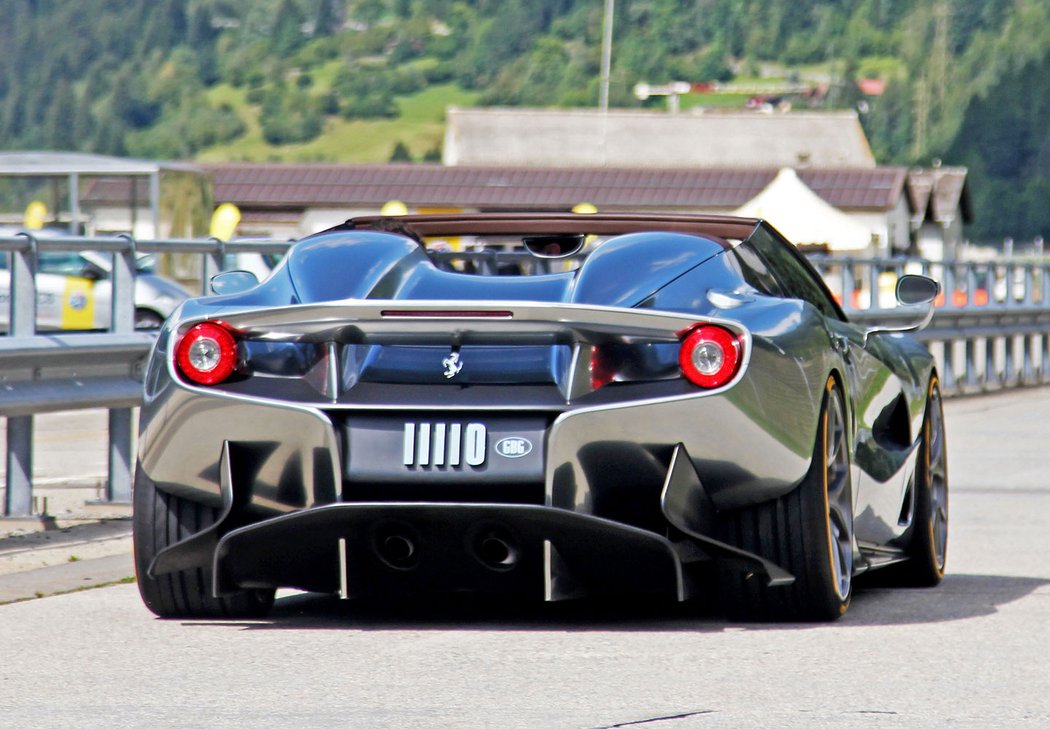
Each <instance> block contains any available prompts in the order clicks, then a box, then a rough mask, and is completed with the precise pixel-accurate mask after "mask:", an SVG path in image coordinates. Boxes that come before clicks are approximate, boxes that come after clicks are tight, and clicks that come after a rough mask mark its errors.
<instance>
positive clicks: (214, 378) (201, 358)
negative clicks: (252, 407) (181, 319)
mask: <svg viewBox="0 0 1050 729" xmlns="http://www.w3.org/2000/svg"><path fill="white" fill-rule="evenodd" d="M175 362H176V364H177V365H178V367H179V372H181V373H182V374H183V375H185V376H186V378H187V379H189V380H191V381H193V382H196V383H197V384H198V385H217V384H219V383H220V382H222V381H223V380H225V379H226V378H227V377H229V376H230V375H231V374H233V370H234V368H235V367H236V366H237V340H236V339H234V338H233V335H232V334H231V333H230V330H229V329H227V328H226V327H224V326H222V325H221V324H215V323H213V322H202V323H200V324H197V325H196V326H194V327H193V328H192V329H190V330H189V331H188V332H186V333H185V334H184V335H183V337H182V339H180V340H179V344H178V346H177V347H176V348H175Z"/></svg>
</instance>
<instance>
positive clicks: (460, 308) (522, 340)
mask: <svg viewBox="0 0 1050 729" xmlns="http://www.w3.org/2000/svg"><path fill="white" fill-rule="evenodd" d="M205 319H211V320H216V321H222V322H224V323H225V324H226V325H227V326H229V327H231V328H232V329H234V330H236V331H237V332H238V333H239V334H240V335H241V336H242V337H244V338H246V339H259V340H263V341H285V342H287V341H308V342H326V341H334V342H339V343H343V344H414V345H447V346H459V345H466V344H473V345H477V344H493V345H500V344H514V345H533V344H534V345H544V344H592V345H595V344H603V343H607V342H632V341H668V342H672V341H677V340H678V339H679V338H680V336H681V335H682V333H683V332H685V331H687V330H689V329H691V328H692V327H693V325H694V324H696V323H698V322H702V323H712V324H720V325H722V326H724V327H726V328H727V329H729V330H731V331H735V332H738V333H739V334H741V335H742V336H748V332H747V331H746V329H745V328H744V327H742V326H741V325H740V324H739V323H738V322H734V321H726V320H721V319H713V318H711V317H698V316H695V315H692V314H680V313H673V312H665V311H653V310H647V309H630V308H624V307H616V306H591V305H584V304H560V303H559V304H552V303H537V302H531V301H461V300H455V301H431V300H421V301H412V300H404V299H397V300H376V299H369V300H368V301H362V302H357V301H355V302H347V301H337V302H325V303H320V304H296V305H291V306H280V307H273V308H266V309H258V308H253V309H247V310H225V309H223V310H218V311H213V312H211V313H210V315H208V316H203V315H202V316H194V317H192V318H189V319H186V320H184V321H183V322H181V324H180V329H181V328H183V327H186V328H188V327H189V326H192V325H193V324H196V323H198V322H199V321H203V320H205Z"/></svg>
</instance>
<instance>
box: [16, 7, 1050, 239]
mask: <svg viewBox="0 0 1050 729" xmlns="http://www.w3.org/2000/svg"><path fill="white" fill-rule="evenodd" d="M0 5H2V6H3V9H4V16H5V21H6V22H5V27H6V30H7V33H6V34H5V39H4V43H3V44H2V45H0V149H4V150H12V149H76V150H82V151H93V152H99V153H104V154H126V155H133V156H142V157H156V158H162V159H199V160H208V161H217V160H262V161H266V160H287V161H322V160H323V161H343V162H382V161H386V160H389V159H392V158H396V159H400V160H409V159H410V160H416V161H420V160H424V159H426V160H431V159H436V158H439V156H440V151H441V150H440V144H441V139H442V133H443V117H444V110H445V108H446V107H447V106H448V105H450V104H455V105H459V106H470V105H475V104H477V105H496V104H499V105H512V106H513V105H522V106H592V105H595V104H596V103H597V98H598V85H599V81H598V75H599V59H600V46H601V21H602V9H603V2H602V0H586V1H585V0H190V1H189V2H187V1H186V0H49V1H48V2H43V1H42V0H0ZM614 39H615V42H614V49H613V68H612V79H611V88H610V99H611V103H612V105H613V106H616V107H639V106H643V105H648V106H653V107H655V108H663V106H664V105H665V104H666V100H665V99H663V98H661V97H653V98H651V99H649V100H646V101H644V102H643V101H640V100H638V99H637V98H635V96H634V94H633V93H632V89H633V88H634V86H635V84H637V83H639V82H645V83H649V84H662V83H667V82H669V81H687V82H690V83H691V84H692V85H693V86H692V88H693V92H691V93H689V94H687V95H685V96H684V97H683V98H682V100H681V101H682V106H683V108H688V107H691V106H698V105H700V106H710V107H719V108H742V107H744V106H745V105H747V104H752V105H755V104H759V103H763V102H768V103H771V104H790V105H791V107H792V108H793V109H799V108H815V109H842V108H851V109H858V110H860V111H861V119H862V121H863V123H864V126H865V128H866V129H867V132H868V135H869V137H870V139H871V143H872V147H873V149H874V151H875V153H876V156H877V157H878V159H879V160H880V161H881V162H884V163H896V164H912V163H917V164H929V163H931V162H932V161H933V159H935V158H939V159H941V160H943V162H944V163H945V164H965V165H967V166H968V167H970V169H971V184H972V189H973V191H974V197H975V205H976V208H977V222H976V224H975V225H974V226H973V227H972V229H971V234H972V235H973V236H974V237H976V238H988V239H995V238H997V237H1002V236H1006V235H1009V236H1013V237H1015V238H1019V239H1023V238H1027V237H1031V236H1034V235H1039V234H1042V235H1050V205H1047V204H1046V203H1047V195H1048V194H1050V162H1048V160H1050V134H1047V132H1046V131H1045V130H1046V129H1047V125H1046V123H1045V119H1046V114H1045V113H1044V112H1045V109H1044V107H1045V106H1046V105H1047V104H1048V103H1050V88H1048V87H1047V83H1048V82H1047V81H1046V79H1048V78H1050V54H1048V52H1047V49H1048V48H1050V3H1046V2H1045V0H823V1H820V0H617V2H616V22H615V34H614ZM873 81H874V82H875V83H873Z"/></svg>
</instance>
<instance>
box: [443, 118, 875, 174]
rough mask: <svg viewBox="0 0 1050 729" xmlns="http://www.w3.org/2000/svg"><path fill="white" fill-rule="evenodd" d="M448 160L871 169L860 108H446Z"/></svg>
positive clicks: (494, 163)
mask: <svg viewBox="0 0 1050 729" xmlns="http://www.w3.org/2000/svg"><path fill="white" fill-rule="evenodd" d="M443 154H444V158H443V161H444V163H445V164H446V165H454V166H459V165H473V166H511V167H516V166H538V167H631V168H708V167H734V168H742V167H763V168H769V167H772V168H781V167H806V166H812V167H822V168H872V167H875V157H874V156H873V155H872V152H871V148H870V147H869V146H868V140H867V137H866V136H865V134H864V130H863V128H862V127H861V125H860V120H859V119H858V117H857V114H856V113H855V112H852V111H842V112H788V113H763V112H721V111H717V112H714V111H702V110H695V111H690V112H682V113H678V114H668V113H665V112H652V111H631V110H614V111H609V112H607V113H603V112H601V111H599V110H594V109H520V108H475V109H457V108H454V107H453V108H450V109H449V110H448V118H447V123H446V127H445V144H444V153H443Z"/></svg>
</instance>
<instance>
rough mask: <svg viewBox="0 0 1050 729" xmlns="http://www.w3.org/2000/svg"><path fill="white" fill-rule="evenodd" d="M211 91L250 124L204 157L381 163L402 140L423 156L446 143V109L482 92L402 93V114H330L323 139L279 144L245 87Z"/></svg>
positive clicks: (445, 88)
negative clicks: (266, 133)
mask: <svg viewBox="0 0 1050 729" xmlns="http://www.w3.org/2000/svg"><path fill="white" fill-rule="evenodd" d="M321 77H322V78H323V74H321ZM317 78H318V76H316V75H315V79H317ZM319 80H320V79H319ZM324 83H327V81H324ZM208 94H209V100H210V101H211V102H212V103H215V104H219V103H226V104H229V105H230V106H231V107H232V108H233V109H235V110H236V111H237V112H238V113H239V114H240V115H241V118H242V119H244V122H245V124H246V126H247V128H248V129H247V132H246V133H245V134H244V135H243V136H242V137H240V138H239V139H237V140H234V141H233V142H229V143H227V144H223V145H219V146H215V147H210V148H208V149H205V150H203V151H201V152H200V154H198V155H197V160H198V161H200V162H230V161H250V162H357V163H381V162H386V161H387V160H389V159H390V153H391V152H392V151H393V149H394V145H395V144H396V143H397V142H398V141H399V140H400V141H402V142H404V143H405V144H406V145H407V146H408V148H409V151H410V152H411V153H412V156H413V157H416V158H420V157H422V156H423V155H424V154H425V153H426V152H427V151H429V150H431V149H434V148H435V147H440V146H441V143H442V140H443V139H444V135H445V109H447V108H448V107H449V106H473V105H474V103H475V101H476V99H477V94H475V93H473V92H469V91H465V90H463V89H461V88H459V87H458V86H456V85H454V84H441V85H436V86H430V87H428V88H426V89H424V90H423V91H420V92H419V93H417V94H413V95H411V96H405V97H401V98H398V99H397V104H398V106H399V108H400V109H401V116H400V117H399V118H397V119H379V120H347V119H341V118H339V117H329V118H328V119H327V120H326V122H325V128H324V132H323V133H322V134H321V136H320V137H318V138H317V139H314V140H312V141H310V142H306V143H304V144H288V145H282V146H274V145H271V144H267V142H266V141H265V140H264V139H263V136H262V129H261V127H260V126H259V108H258V106H256V105H252V104H248V103H247V99H246V93H245V91H244V90H243V89H237V88H233V87H230V86H227V85H219V86H216V87H215V88H213V89H210V90H209V92H208Z"/></svg>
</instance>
